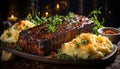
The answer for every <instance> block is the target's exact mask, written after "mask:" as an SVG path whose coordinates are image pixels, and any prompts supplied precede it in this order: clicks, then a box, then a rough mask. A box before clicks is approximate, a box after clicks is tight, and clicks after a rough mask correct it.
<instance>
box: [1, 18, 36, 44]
mask: <svg viewBox="0 0 120 69" xmlns="http://www.w3.org/2000/svg"><path fill="white" fill-rule="evenodd" d="M34 26H35V25H34V24H33V23H31V22H30V21H28V20H21V21H20V22H17V23H15V24H14V25H13V26H11V27H10V28H8V29H6V30H5V31H4V32H3V34H2V35H1V37H0V40H1V41H4V42H17V41H18V37H19V33H20V32H21V31H22V30H25V29H28V28H31V27H34Z"/></svg>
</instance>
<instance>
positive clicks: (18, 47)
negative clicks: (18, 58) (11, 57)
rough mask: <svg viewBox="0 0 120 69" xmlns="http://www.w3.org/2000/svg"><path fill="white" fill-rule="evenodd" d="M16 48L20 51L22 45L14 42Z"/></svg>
mask: <svg viewBox="0 0 120 69" xmlns="http://www.w3.org/2000/svg"><path fill="white" fill-rule="evenodd" d="M16 50H18V51H22V50H23V49H22V47H21V46H20V45H19V44H18V43H16Z"/></svg>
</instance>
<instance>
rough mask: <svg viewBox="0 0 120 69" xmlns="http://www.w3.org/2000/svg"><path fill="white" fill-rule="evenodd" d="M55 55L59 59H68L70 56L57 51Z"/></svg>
mask: <svg viewBox="0 0 120 69" xmlns="http://www.w3.org/2000/svg"><path fill="white" fill-rule="evenodd" d="M57 56H58V58H59V59H62V60H68V59H69V58H70V56H68V55H66V54H63V53H58V54H57Z"/></svg>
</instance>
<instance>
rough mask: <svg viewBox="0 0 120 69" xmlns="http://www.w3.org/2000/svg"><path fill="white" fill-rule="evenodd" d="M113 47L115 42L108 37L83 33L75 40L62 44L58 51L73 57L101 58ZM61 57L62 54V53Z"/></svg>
mask: <svg viewBox="0 0 120 69" xmlns="http://www.w3.org/2000/svg"><path fill="white" fill-rule="evenodd" d="M112 49H113V44H112V42H111V41H110V40H109V39H108V38H107V37H105V36H101V35H95V34H91V33H82V34H80V35H79V36H78V37H76V38H74V39H73V40H71V41H69V42H67V43H64V44H62V46H61V48H60V49H59V50H58V53H60V54H61V53H62V54H66V55H68V56H70V57H73V59H74V58H75V57H74V56H76V57H77V58H79V59H100V58H103V57H105V56H106V55H108V54H110V53H111V52H112ZM58 57H59V55H58ZM60 57H62V56H61V55H60Z"/></svg>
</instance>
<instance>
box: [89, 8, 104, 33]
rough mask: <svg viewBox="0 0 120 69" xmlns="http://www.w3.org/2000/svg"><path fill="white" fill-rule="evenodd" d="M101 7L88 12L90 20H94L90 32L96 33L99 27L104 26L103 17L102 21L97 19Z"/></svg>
mask: <svg viewBox="0 0 120 69" xmlns="http://www.w3.org/2000/svg"><path fill="white" fill-rule="evenodd" d="M100 10H101V8H99V9H95V10H94V11H92V12H91V13H90V14H89V17H90V20H92V21H93V22H94V27H93V28H92V33H93V34H98V32H97V30H98V29H99V28H101V27H104V25H103V24H104V18H103V19H102V21H101V22H100V21H99V19H98V18H99V15H100V14H101V11H100Z"/></svg>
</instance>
